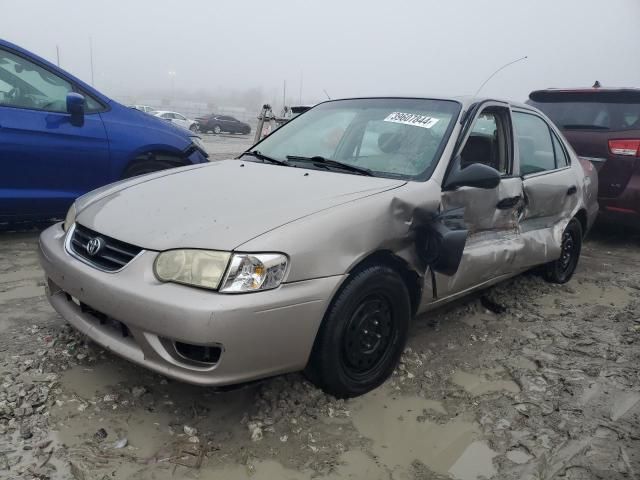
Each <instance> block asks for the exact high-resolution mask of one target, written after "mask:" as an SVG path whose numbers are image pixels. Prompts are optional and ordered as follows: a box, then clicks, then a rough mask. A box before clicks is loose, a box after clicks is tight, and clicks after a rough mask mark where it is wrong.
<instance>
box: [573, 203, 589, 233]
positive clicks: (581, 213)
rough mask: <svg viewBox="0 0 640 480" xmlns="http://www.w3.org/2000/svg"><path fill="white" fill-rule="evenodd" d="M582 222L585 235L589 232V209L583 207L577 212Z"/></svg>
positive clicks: (577, 216)
mask: <svg viewBox="0 0 640 480" xmlns="http://www.w3.org/2000/svg"><path fill="white" fill-rule="evenodd" d="M575 218H577V219H578V221H579V222H580V226H581V227H582V236H583V237H584V236H585V235H586V234H587V228H588V222H587V211H586V210H585V209H584V208H582V209H580V210H578V213H576V217H575Z"/></svg>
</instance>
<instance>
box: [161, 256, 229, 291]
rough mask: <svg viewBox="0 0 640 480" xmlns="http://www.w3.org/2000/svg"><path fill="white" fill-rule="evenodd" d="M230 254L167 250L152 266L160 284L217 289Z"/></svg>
mask: <svg viewBox="0 0 640 480" xmlns="http://www.w3.org/2000/svg"><path fill="white" fill-rule="evenodd" d="M229 257H231V254H230V253H228V252H216V251H210V250H169V251H166V252H162V253H160V255H158V257H157V258H156V261H155V263H154V265H153V268H154V271H155V274H156V277H157V278H158V280H160V281H162V282H175V283H184V284H186V285H193V286H196V287H203V288H211V289H214V290H215V289H217V288H218V286H219V285H220V280H221V279H222V276H223V275H224V271H225V270H226V268H227V265H228V263H229Z"/></svg>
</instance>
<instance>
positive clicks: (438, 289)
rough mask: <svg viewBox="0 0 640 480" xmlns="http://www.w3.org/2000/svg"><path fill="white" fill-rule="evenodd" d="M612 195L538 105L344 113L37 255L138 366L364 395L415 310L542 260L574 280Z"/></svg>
mask: <svg viewBox="0 0 640 480" xmlns="http://www.w3.org/2000/svg"><path fill="white" fill-rule="evenodd" d="M596 185H597V178H596V173H595V170H594V169H593V168H592V166H591V164H589V163H584V164H583V163H582V162H581V161H580V160H579V159H578V158H577V157H576V155H575V153H574V152H573V150H572V149H571V147H570V146H569V145H568V144H567V142H566V141H565V140H564V138H563V136H562V134H561V133H560V132H559V131H558V130H557V129H556V128H555V127H554V126H553V124H552V123H551V122H550V121H549V120H548V119H547V118H546V117H545V116H544V115H543V114H541V113H540V112H539V111H538V110H536V109H534V108H532V107H530V106H527V105H519V104H513V103H508V102H503V101H496V100H478V99H462V100H461V99H455V100H454V99H433V98H361V99H347V100H337V101H328V102H325V103H322V104H319V105H317V106H315V107H314V108H312V109H310V110H309V111H307V112H306V113H304V114H302V115H300V116H299V117H297V118H295V119H294V120H292V121H291V122H289V123H287V124H286V125H284V126H283V127H282V128H280V129H279V130H277V131H275V132H274V133H273V134H271V135H270V136H269V137H267V138H265V139H264V140H262V141H261V142H259V143H258V144H257V145H255V146H254V147H253V149H251V150H250V151H247V152H245V153H244V154H243V155H241V157H240V158H238V159H234V160H227V161H221V162H215V163H211V164H209V165H198V166H193V167H185V168H180V169H172V170H166V171H163V172H157V173H154V174H150V175H146V176H142V177H137V178H134V179H130V180H126V181H124V182H120V183H117V184H113V185H109V186H107V187H104V188H102V189H99V190H96V191H94V192H92V193H90V194H88V195H85V196H83V197H81V198H80V199H78V200H77V201H76V203H75V204H74V206H73V207H72V208H71V210H70V211H69V213H68V215H67V218H66V220H65V222H64V223H60V224H57V225H54V226H52V227H50V228H49V229H47V230H46V231H44V232H43V233H42V236H41V239H40V258H41V262H42V266H43V267H44V270H45V271H46V275H47V278H48V295H49V299H50V301H51V304H52V305H53V307H54V308H55V309H56V310H57V311H58V312H59V313H60V314H61V315H62V316H63V317H64V318H66V319H67V320H68V321H69V322H70V323H71V324H72V325H74V326H75V327H76V328H77V329H78V330H80V331H82V332H84V333H85V334H87V335H88V336H89V337H91V338H92V339H93V340H94V341H96V342H97V343H99V344H101V345H103V346H104V347H106V348H108V349H110V350H112V351H113V352H115V353H117V354H118V355H121V356H123V357H125V358H127V359H129V360H131V361H132V362H135V363H138V364H140V365H143V366H145V367H148V368H150V369H152V370H155V371H156V372H159V373H161V374H164V375H167V376H169V377H174V378H176V379H179V380H183V381H186V382H191V383H195V384H200V385H214V386H221V385H230V384H238V383H243V382H248V381H251V380H255V379H259V378H264V377H268V376H272V375H276V374H281V373H285V372H292V371H299V370H304V371H305V373H306V374H307V375H308V377H309V378H310V379H311V380H312V381H313V382H315V383H316V384H317V385H319V386H320V387H322V388H323V389H324V390H325V391H327V392H330V393H332V394H334V395H337V396H340V397H348V396H355V395H360V394H362V393H365V392H367V391H369V390H371V389H373V388H375V387H376V386H378V385H380V384H381V383H382V382H383V381H384V380H385V379H386V378H387V377H388V376H389V375H390V373H391V372H392V371H393V369H394V367H395V365H396V363H397V361H398V359H399V357H400V354H401V352H402V350H403V348H404V345H405V341H406V339H407V331H408V329H409V325H410V321H411V319H412V317H414V316H415V315H417V314H419V313H422V312H425V311H426V310H428V309H430V308H433V307H435V306H438V305H441V304H442V303H444V302H447V301H450V300H453V299H455V298H457V297H459V296H461V295H464V294H466V293H469V292H471V291H473V290H476V289H479V288H483V287H487V286H489V285H491V284H494V283H496V282H498V281H501V280H503V279H505V278H508V277H511V276H513V275H517V274H519V273H521V272H523V271H525V270H528V269H531V268H533V267H537V266H542V271H543V274H544V275H545V276H546V278H547V279H548V280H549V281H552V282H558V283H562V282H566V281H568V280H569V279H570V278H571V276H572V274H573V272H574V270H575V268H576V265H577V263H578V259H579V255H580V247H581V243H582V238H583V235H584V234H585V232H587V231H588V230H589V228H590V226H591V224H592V222H593V220H594V217H595V216H596V213H597V209H598V207H597V203H596V197H597V192H596V188H597V187H596Z"/></svg>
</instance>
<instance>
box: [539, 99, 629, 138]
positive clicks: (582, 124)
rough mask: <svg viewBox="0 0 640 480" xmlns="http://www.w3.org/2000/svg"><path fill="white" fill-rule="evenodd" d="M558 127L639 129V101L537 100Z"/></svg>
mask: <svg viewBox="0 0 640 480" xmlns="http://www.w3.org/2000/svg"><path fill="white" fill-rule="evenodd" d="M528 103H530V104H531V105H533V106H534V107H536V108H539V109H540V110H542V111H543V112H544V113H545V114H546V115H547V116H548V117H549V118H550V119H551V120H553V122H554V123H555V124H556V125H558V126H559V127H560V128H563V129H566V130H579V129H587V130H588V129H592V130H617V131H620V130H634V129H640V103H609V102H563V101H555V102H536V101H529V102H528Z"/></svg>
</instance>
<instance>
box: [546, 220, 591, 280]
mask: <svg viewBox="0 0 640 480" xmlns="http://www.w3.org/2000/svg"><path fill="white" fill-rule="evenodd" d="M581 250H582V226H581V225H580V222H579V221H578V220H577V219H576V218H572V219H571V221H570V222H569V224H568V225H567V228H566V229H565V230H564V232H563V234H562V246H561V253H560V258H559V259H558V260H555V261H553V262H550V263H548V264H547V265H545V272H544V277H545V279H546V280H547V281H548V282H551V283H567V282H568V281H569V280H571V277H573V274H574V273H575V271H576V267H577V266H578V261H579V260H580V251H581Z"/></svg>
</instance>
